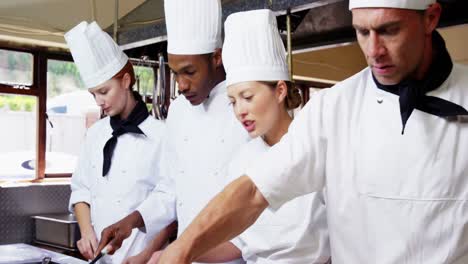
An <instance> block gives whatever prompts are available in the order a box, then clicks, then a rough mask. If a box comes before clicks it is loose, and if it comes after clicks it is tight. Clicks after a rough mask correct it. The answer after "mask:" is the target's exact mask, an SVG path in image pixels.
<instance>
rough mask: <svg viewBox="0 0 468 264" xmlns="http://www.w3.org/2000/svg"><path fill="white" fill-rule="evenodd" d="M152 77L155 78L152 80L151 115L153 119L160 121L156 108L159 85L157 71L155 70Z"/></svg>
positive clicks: (157, 108)
mask: <svg viewBox="0 0 468 264" xmlns="http://www.w3.org/2000/svg"><path fill="white" fill-rule="evenodd" d="M154 75H155V78H154V87H153V101H152V102H151V104H152V106H153V107H152V109H151V113H152V114H153V116H154V118H156V119H161V117H160V115H159V107H158V99H157V98H158V86H159V83H160V80H159V71H157V70H156V69H155V70H154Z"/></svg>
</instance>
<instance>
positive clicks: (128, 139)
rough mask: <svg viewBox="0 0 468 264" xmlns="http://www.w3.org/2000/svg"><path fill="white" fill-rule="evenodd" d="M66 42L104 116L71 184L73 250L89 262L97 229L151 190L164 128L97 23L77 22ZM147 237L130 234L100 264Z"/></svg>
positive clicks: (121, 256)
mask: <svg viewBox="0 0 468 264" xmlns="http://www.w3.org/2000/svg"><path fill="white" fill-rule="evenodd" d="M65 39H66V41H67V44H68V46H69V48H70V51H71V53H72V56H73V59H74V61H75V64H76V66H77V67H78V70H79V72H80V75H81V77H82V79H83V82H84V84H85V86H86V87H87V88H88V91H89V92H90V93H91V94H92V95H93V96H94V98H95V100H96V103H97V104H98V106H99V107H100V108H101V109H102V110H103V111H104V113H105V114H106V115H107V117H106V118H103V119H101V120H99V121H98V122H96V123H95V124H94V125H93V126H92V127H90V128H89V130H88V132H87V135H86V140H85V143H84V145H83V150H82V153H81V155H80V158H79V162H78V165H77V167H76V169H75V172H74V173H73V176H72V180H71V190H72V193H71V197H70V210H71V211H74V213H75V214H76V217H77V219H78V224H79V226H80V231H81V239H80V240H79V241H78V243H77V245H78V249H79V250H80V252H81V254H82V255H83V256H84V257H85V258H87V259H92V258H93V257H94V255H95V254H96V249H97V242H98V239H99V238H100V234H101V231H102V230H103V229H104V228H105V227H106V226H108V225H110V224H112V223H115V222H116V221H117V220H119V219H120V218H122V217H124V216H126V215H127V214H129V213H130V212H133V211H134V210H135V208H137V207H138V206H139V205H140V204H141V203H142V201H144V200H145V199H146V197H147V196H148V195H149V194H150V192H151V190H152V189H154V187H155V185H156V183H157V181H158V176H157V175H155V171H158V166H159V165H160V164H159V156H160V153H159V152H160V146H161V138H162V136H163V133H164V126H163V124H162V122H160V121H158V120H156V119H154V118H152V117H150V116H149V114H148V109H147V108H146V104H145V103H144V102H143V100H142V98H141V96H140V95H139V94H138V93H136V92H133V91H132V86H133V84H134V83H135V74H134V71H133V67H132V65H131V64H130V62H129V61H128V58H127V56H126V55H125V54H124V53H123V52H122V50H121V49H120V48H119V46H117V44H116V43H115V42H114V41H113V40H112V39H111V38H110V36H109V35H108V34H107V33H105V32H104V31H102V29H101V28H100V27H99V25H98V24H97V23H96V22H92V23H91V24H88V23H87V22H82V23H80V24H78V25H77V26H76V27H74V28H73V29H71V30H70V31H69V32H67V33H66V34H65ZM151 239H152V237H151V236H148V235H147V234H145V233H143V232H141V231H139V230H134V232H132V233H131V235H130V238H129V239H128V240H126V241H125V243H124V244H123V246H122V250H121V251H119V252H118V254H115V255H114V256H112V257H105V258H103V259H102V261H101V262H100V263H122V260H123V259H124V258H125V257H126V256H127V255H129V254H130V255H131V254H135V253H137V252H140V251H141V250H142V249H143V248H144V246H145V245H146V244H147V243H149V241H151Z"/></svg>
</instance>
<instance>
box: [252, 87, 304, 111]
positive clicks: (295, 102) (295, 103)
mask: <svg viewBox="0 0 468 264" xmlns="http://www.w3.org/2000/svg"><path fill="white" fill-rule="evenodd" d="M260 82H261V83H263V84H265V85H268V86H270V87H271V88H272V89H275V88H276V85H277V84H278V82H274V81H273V82H271V81H260ZM284 82H285V83H286V86H287V87H288V93H287V94H286V100H285V101H284V104H285V106H286V110H292V109H296V108H298V107H299V106H300V105H301V104H302V97H301V93H300V92H299V89H298V88H297V87H296V85H294V83H293V82H291V81H284Z"/></svg>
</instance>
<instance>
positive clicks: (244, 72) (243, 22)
mask: <svg viewBox="0 0 468 264" xmlns="http://www.w3.org/2000/svg"><path fill="white" fill-rule="evenodd" d="M224 31H225V39H224V46H223V64H224V68H225V69H226V82H227V85H232V84H235V83H239V82H246V81H278V80H285V81H289V80H290V79H289V72H288V65H287V63H286V50H285V49H284V45H283V42H282V41H281V37H280V35H279V32H278V26H277V25H276V17H275V15H274V14H273V12H272V11H270V10H268V9H262V10H253V11H247V12H239V13H235V14H232V15H230V16H229V17H228V18H227V19H226V22H225V24H224Z"/></svg>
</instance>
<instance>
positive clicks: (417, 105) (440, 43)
mask: <svg viewBox="0 0 468 264" xmlns="http://www.w3.org/2000/svg"><path fill="white" fill-rule="evenodd" d="M432 43H433V47H434V50H435V56H434V59H433V61H432V63H431V66H430V67H429V70H428V72H427V74H426V77H425V78H424V79H423V80H412V79H407V80H404V81H402V82H400V83H399V84H395V85H383V84H381V83H379V82H378V81H377V79H376V78H375V76H374V75H372V77H373V79H374V82H375V84H376V85H377V87H378V88H379V89H382V90H384V91H387V92H390V93H393V94H396V95H399V96H400V99H399V101H400V114H401V122H402V123H403V129H402V131H401V134H404V132H405V126H406V122H407V121H408V119H409V117H410V115H411V113H412V112H413V110H414V109H418V110H420V111H423V112H426V113H428V114H431V115H436V116H440V117H449V116H457V115H468V111H466V109H465V108H463V107H462V106H460V105H457V104H455V103H452V102H450V101H447V100H444V99H441V98H438V97H434V96H429V95H426V93H428V92H430V91H433V90H435V89H437V88H438V87H439V86H440V85H442V83H443V82H444V81H445V80H447V78H448V77H449V75H450V73H451V72H452V68H453V63H452V59H451V58H450V55H449V54H448V51H447V48H446V47H445V41H444V39H443V38H442V36H440V34H439V33H438V32H437V31H434V32H433V34H432Z"/></svg>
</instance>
